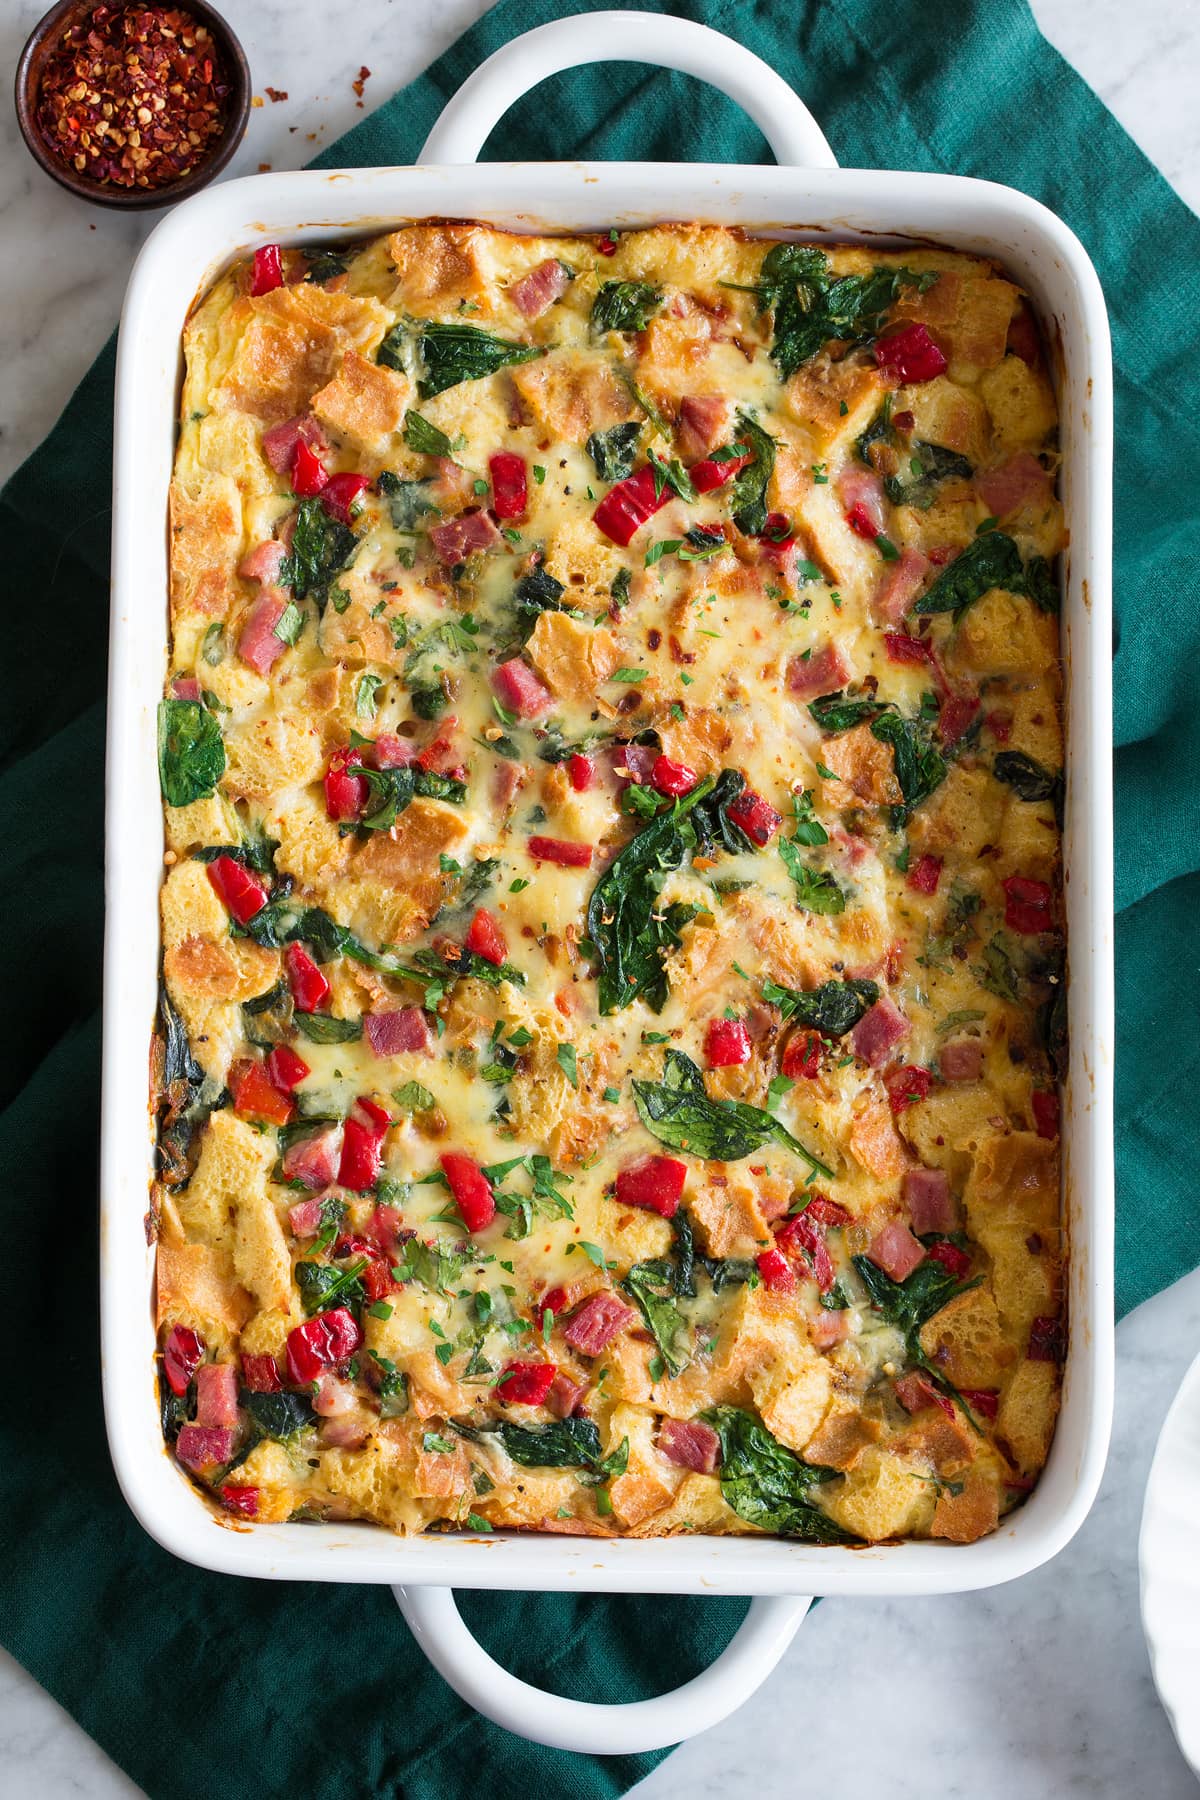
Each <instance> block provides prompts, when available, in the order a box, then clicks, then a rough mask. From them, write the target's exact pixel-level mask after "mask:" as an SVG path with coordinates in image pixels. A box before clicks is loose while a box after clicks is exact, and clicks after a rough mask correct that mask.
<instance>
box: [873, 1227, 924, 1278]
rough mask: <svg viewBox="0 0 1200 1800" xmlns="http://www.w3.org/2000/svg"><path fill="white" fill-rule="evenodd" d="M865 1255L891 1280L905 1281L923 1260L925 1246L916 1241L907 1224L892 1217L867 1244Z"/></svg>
mask: <svg viewBox="0 0 1200 1800" xmlns="http://www.w3.org/2000/svg"><path fill="white" fill-rule="evenodd" d="M867 1255H868V1256H869V1257H870V1259H871V1261H872V1262H873V1263H874V1264H875V1267H876V1268H877V1269H882V1270H883V1272H884V1274H885V1275H890V1276H891V1278H892V1280H893V1281H906V1280H907V1279H908V1277H909V1276H910V1275H911V1274H912V1272H913V1270H914V1269H915V1268H918V1267H919V1266H920V1264H921V1263H923V1262H924V1261H925V1246H924V1244H919V1243H918V1242H917V1240H916V1238H915V1237H914V1236H913V1234H912V1232H911V1231H910V1230H909V1229H908V1226H907V1225H902V1224H901V1222H900V1220H899V1219H892V1220H890V1221H889V1223H888V1224H886V1225H885V1226H884V1228H883V1230H882V1231H877V1232H876V1233H875V1236H874V1237H873V1238H872V1239H871V1242H870V1243H869V1244H868V1245H867Z"/></svg>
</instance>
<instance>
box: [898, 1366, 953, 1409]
mask: <svg viewBox="0 0 1200 1800" xmlns="http://www.w3.org/2000/svg"><path fill="white" fill-rule="evenodd" d="M893 1385H894V1387H895V1389H896V1398H897V1400H898V1401H899V1402H900V1404H901V1406H902V1407H903V1408H904V1410H905V1412H908V1413H919V1412H924V1411H925V1408H926V1407H927V1406H940V1407H941V1409H942V1411H943V1412H944V1413H945V1414H947V1416H948V1417H949V1418H951V1419H952V1418H953V1417H954V1402H953V1400H951V1399H950V1396H949V1395H948V1394H943V1393H942V1392H941V1391H940V1389H938V1388H936V1387H935V1386H934V1385H933V1383H932V1381H930V1379H929V1377H928V1375H922V1374H920V1373H919V1372H918V1371H917V1370H915V1369H914V1370H913V1371H912V1373H911V1374H909V1375H902V1376H901V1377H900V1379H899V1381H897V1382H895V1383H893Z"/></svg>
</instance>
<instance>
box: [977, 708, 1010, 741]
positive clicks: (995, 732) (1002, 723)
mask: <svg viewBox="0 0 1200 1800" xmlns="http://www.w3.org/2000/svg"><path fill="white" fill-rule="evenodd" d="M983 722H984V724H985V725H986V726H987V728H988V730H989V731H990V732H991V734H992V736H993V737H994V738H995V740H996V742H997V743H998V744H1007V742H1008V740H1009V738H1010V737H1011V736H1012V727H1013V722H1012V714H1011V713H1010V712H990V713H987V714H985V715H984V721H983Z"/></svg>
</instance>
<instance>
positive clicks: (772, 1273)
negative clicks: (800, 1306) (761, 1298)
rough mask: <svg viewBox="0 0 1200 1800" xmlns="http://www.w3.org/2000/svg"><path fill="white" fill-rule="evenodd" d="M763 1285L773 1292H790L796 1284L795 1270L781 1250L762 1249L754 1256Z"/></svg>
mask: <svg viewBox="0 0 1200 1800" xmlns="http://www.w3.org/2000/svg"><path fill="white" fill-rule="evenodd" d="M755 1261H756V1262H757V1264H758V1272H759V1274H760V1275H761V1276H762V1282H763V1286H764V1287H765V1288H770V1289H771V1291H772V1292H773V1293H777V1294H786V1293H790V1292H791V1290H792V1289H793V1288H794V1287H795V1285H796V1271H795V1269H793V1267H792V1265H791V1263H790V1262H789V1261H788V1259H787V1257H786V1256H785V1255H784V1254H783V1251H782V1250H764V1251H763V1252H762V1254H761V1255H760V1256H758V1257H756V1258H755Z"/></svg>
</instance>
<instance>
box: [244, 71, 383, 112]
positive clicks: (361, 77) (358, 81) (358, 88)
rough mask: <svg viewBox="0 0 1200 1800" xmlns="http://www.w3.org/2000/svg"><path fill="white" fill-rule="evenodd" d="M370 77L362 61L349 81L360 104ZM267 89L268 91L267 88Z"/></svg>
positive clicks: (369, 72)
mask: <svg viewBox="0 0 1200 1800" xmlns="http://www.w3.org/2000/svg"><path fill="white" fill-rule="evenodd" d="M370 79H371V71H370V69H368V67H367V65H366V64H365V63H364V64H363V65H362V67H361V68H360V69H359V71H358V74H357V75H356V77H355V78H354V80H353V81H352V82H351V83H350V86H351V87H352V88H353V89H354V91H355V93H356V94H357V95H358V100H359V105H360V106H361V104H362V97H363V89H364V88H365V87H366V85H367V83H368V81H369V80H370ZM267 91H268V92H270V90H269V89H268V90H267Z"/></svg>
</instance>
